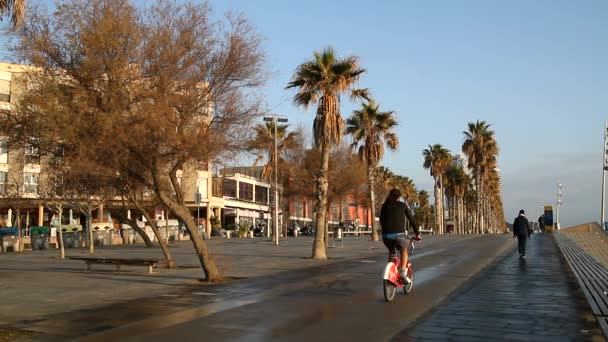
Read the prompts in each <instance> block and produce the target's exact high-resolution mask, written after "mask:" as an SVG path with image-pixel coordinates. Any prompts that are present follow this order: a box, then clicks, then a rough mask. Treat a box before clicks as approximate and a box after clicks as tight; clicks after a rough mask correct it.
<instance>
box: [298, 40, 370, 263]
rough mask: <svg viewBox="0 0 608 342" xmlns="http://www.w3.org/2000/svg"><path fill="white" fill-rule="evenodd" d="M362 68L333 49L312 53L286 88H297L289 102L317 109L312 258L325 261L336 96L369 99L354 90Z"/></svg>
mask: <svg viewBox="0 0 608 342" xmlns="http://www.w3.org/2000/svg"><path fill="white" fill-rule="evenodd" d="M364 72H365V69H363V68H361V67H360V66H359V58H357V57H355V56H349V57H346V58H343V59H340V58H338V57H337V56H336V53H335V51H334V49H333V48H331V47H329V48H326V49H324V50H323V51H321V52H318V51H315V52H314V58H313V59H311V60H308V61H305V62H304V63H302V64H301V65H300V66H298V68H297V69H296V71H295V73H294V75H293V77H292V79H291V81H290V82H289V83H288V84H287V87H286V88H287V89H290V88H297V90H298V93H297V94H296V95H295V96H294V98H293V102H294V104H295V105H296V106H301V107H304V108H305V109H308V107H310V106H311V105H316V106H317V115H316V117H315V120H314V124H313V135H314V141H315V144H316V146H317V148H318V149H319V150H320V151H321V165H320V167H319V172H318V173H317V174H316V199H317V201H316V204H315V211H316V212H315V239H314V243H313V249H312V257H313V258H314V259H327V255H326V253H325V242H324V235H325V234H324V227H325V220H326V219H327V217H326V215H325V208H326V206H327V189H328V182H327V180H328V175H327V172H328V170H329V153H330V149H331V146H332V145H333V144H335V143H337V142H339V141H340V140H341V138H342V133H343V131H344V120H343V119H342V116H341V115H340V97H341V95H343V94H345V93H346V94H349V95H350V98H351V100H355V99H358V98H369V95H368V92H367V89H356V88H355V87H354V86H355V83H356V82H357V81H358V80H359V76H360V75H361V74H363V73H364Z"/></svg>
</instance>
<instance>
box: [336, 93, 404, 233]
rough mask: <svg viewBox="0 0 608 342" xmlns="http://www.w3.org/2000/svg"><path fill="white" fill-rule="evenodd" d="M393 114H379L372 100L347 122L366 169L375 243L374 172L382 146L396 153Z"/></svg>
mask: <svg viewBox="0 0 608 342" xmlns="http://www.w3.org/2000/svg"><path fill="white" fill-rule="evenodd" d="M394 115H395V113H394V112H392V111H388V112H382V111H380V105H379V104H376V103H375V102H374V101H373V100H372V101H369V102H367V103H362V104H361V108H360V109H357V110H354V111H353V114H352V116H351V117H349V118H348V120H346V134H350V135H351V137H352V139H353V143H352V145H351V146H352V147H353V149H357V150H358V153H359V158H360V159H361V161H363V162H364V163H366V165H367V179H368V183H367V187H368V189H367V192H368V196H369V201H370V204H371V205H370V207H371V210H372V215H371V216H372V240H373V241H378V231H377V229H376V227H375V221H376V208H375V198H374V170H375V169H376V167H377V166H378V163H379V162H380V160H381V159H382V157H384V146H385V145H386V147H388V148H389V149H391V150H393V151H394V150H396V149H397V147H398V146H399V138H398V137H397V134H396V133H395V132H394V131H393V129H394V128H395V127H396V126H397V121H396V120H395V117H394Z"/></svg>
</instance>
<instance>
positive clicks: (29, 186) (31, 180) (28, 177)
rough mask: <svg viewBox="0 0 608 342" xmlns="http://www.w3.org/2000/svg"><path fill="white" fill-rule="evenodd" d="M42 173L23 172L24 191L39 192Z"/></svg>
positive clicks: (28, 192)
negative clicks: (39, 180)
mask: <svg viewBox="0 0 608 342" xmlns="http://www.w3.org/2000/svg"><path fill="white" fill-rule="evenodd" d="M39 177H40V175H39V174H38V173H29V172H26V173H24V174H23V192H25V193H26V194H37V193H38V179H39Z"/></svg>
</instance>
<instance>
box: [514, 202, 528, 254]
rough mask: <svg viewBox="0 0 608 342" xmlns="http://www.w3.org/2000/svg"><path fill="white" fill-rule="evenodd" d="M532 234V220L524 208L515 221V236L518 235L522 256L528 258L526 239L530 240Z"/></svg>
mask: <svg viewBox="0 0 608 342" xmlns="http://www.w3.org/2000/svg"><path fill="white" fill-rule="evenodd" d="M530 234H531V231H530V222H528V219H527V218H526V213H525V212H524V210H523V209H522V210H520V211H519V215H518V216H517V217H516V218H515V221H514V222H513V238H514V239H515V237H517V241H518V247H519V257H520V258H524V259H525V258H526V240H528V238H529V237H530Z"/></svg>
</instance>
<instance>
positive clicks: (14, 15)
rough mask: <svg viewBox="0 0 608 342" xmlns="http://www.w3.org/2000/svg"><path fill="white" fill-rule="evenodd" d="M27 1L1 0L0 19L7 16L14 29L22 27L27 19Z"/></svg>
mask: <svg viewBox="0 0 608 342" xmlns="http://www.w3.org/2000/svg"><path fill="white" fill-rule="evenodd" d="M25 2H26V0H0V19H1V17H4V16H5V15H6V16H8V17H9V20H10V22H11V24H12V25H13V27H17V26H20V25H21V24H22V23H23V19H24V18H25Z"/></svg>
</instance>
